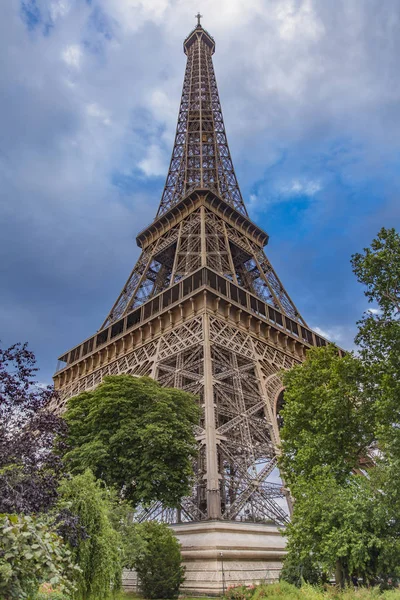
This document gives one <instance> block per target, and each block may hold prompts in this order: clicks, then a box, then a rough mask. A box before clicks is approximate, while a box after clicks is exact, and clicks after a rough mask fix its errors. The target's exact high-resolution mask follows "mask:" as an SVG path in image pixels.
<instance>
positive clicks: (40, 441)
mask: <svg viewBox="0 0 400 600" xmlns="http://www.w3.org/2000/svg"><path fill="white" fill-rule="evenodd" d="M37 371H38V369H37V368H36V358H35V355H34V353H33V352H32V351H30V350H29V349H28V345H27V344H26V343H25V344H21V343H17V344H14V345H13V346H10V347H9V348H2V347H1V346H0V513H37V512H46V511H47V510H49V509H50V508H51V507H52V506H53V504H54V502H55V500H56V498H57V487H58V482H59V479H60V477H61V475H62V460H61V454H62V451H63V439H64V435H65V432H66V425H65V422H64V420H63V419H62V418H61V417H59V416H57V415H55V414H53V413H52V412H51V411H50V410H49V409H48V405H49V402H51V400H52V399H53V398H54V396H55V394H56V392H55V391H54V389H53V387H52V386H41V385H40V384H38V382H37V381H36V373H37Z"/></svg>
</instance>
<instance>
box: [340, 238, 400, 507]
mask: <svg viewBox="0 0 400 600" xmlns="http://www.w3.org/2000/svg"><path fill="white" fill-rule="evenodd" d="M352 264H353V269H354V272H355V274H356V275H357V278H358V280H359V281H360V282H361V283H363V284H364V285H365V286H366V292H365V295H366V296H367V298H368V300H369V302H376V303H377V304H378V307H379V309H378V312H377V311H374V313H371V312H368V313H367V314H366V315H364V318H363V319H362V320H361V321H360V322H359V332H358V335H357V337H356V342H357V343H358V344H359V345H360V350H361V351H360V354H361V357H362V360H363V361H364V363H365V365H366V370H367V377H366V379H365V383H364V385H365V388H366V390H367V392H368V393H369V394H370V395H371V396H372V397H373V398H374V400H375V410H376V414H377V425H378V426H377V432H376V433H377V439H378V442H379V446H380V448H381V449H382V450H383V451H384V455H385V459H386V467H387V476H388V477H389V478H391V479H396V478H397V477H398V475H399V471H400V464H399V463H400V428H399V427H398V423H400V403H399V401H398V399H399V397H400V377H399V373H400V235H399V234H398V233H397V232H396V231H395V230H394V229H381V231H380V232H379V234H378V237H377V238H376V239H375V240H373V242H372V244H371V247H370V248H365V249H364V252H363V254H355V255H354V256H353V257H352ZM388 492H389V490H388ZM394 499H395V498H394V497H393V498H392V500H394ZM399 502H400V498H399V495H397V498H396V503H397V505H398V507H399V508H400V506H399Z"/></svg>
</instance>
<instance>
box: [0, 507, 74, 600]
mask: <svg viewBox="0 0 400 600" xmlns="http://www.w3.org/2000/svg"><path fill="white" fill-rule="evenodd" d="M78 572H79V569H77V567H76V566H75V565H74V563H73V562H72V561H71V552H70V551H69V550H68V549H67V547H66V546H65V545H64V544H63V541H62V539H61V538H60V537H59V536H58V535H56V534H55V533H54V532H53V531H52V530H51V529H50V528H49V527H48V525H47V524H46V522H45V521H44V520H43V519H42V518H40V517H31V516H25V515H0V597H1V598H5V599H6V600H12V599H16V600H21V599H22V598H27V599H28V598H32V597H36V592H37V590H38V587H39V585H40V584H41V583H43V582H51V583H52V584H54V585H56V586H57V587H58V589H60V591H64V592H65V593H66V594H67V595H68V597H69V596H70V594H72V593H73V591H74V589H75V588H74V584H73V582H74V580H75V578H76V576H77V574H78Z"/></svg>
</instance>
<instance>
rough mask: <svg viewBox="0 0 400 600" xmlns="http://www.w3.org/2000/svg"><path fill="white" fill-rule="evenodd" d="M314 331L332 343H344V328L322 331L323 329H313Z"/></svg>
mask: <svg viewBox="0 0 400 600" xmlns="http://www.w3.org/2000/svg"><path fill="white" fill-rule="evenodd" d="M313 330H314V331H315V333H318V335H321V336H322V337H324V338H326V339H327V340H330V341H331V342H337V343H338V344H339V343H340V342H342V341H343V339H344V337H345V336H344V328H343V327H342V326H340V325H338V326H335V327H330V328H326V329H321V327H313Z"/></svg>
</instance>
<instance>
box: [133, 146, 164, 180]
mask: <svg viewBox="0 0 400 600" xmlns="http://www.w3.org/2000/svg"><path fill="white" fill-rule="evenodd" d="M138 166H139V168H140V169H142V171H143V172H144V173H145V175H147V177H157V176H161V175H164V176H166V175H167V169H168V165H167V162H166V160H165V157H164V154H163V152H162V150H161V148H160V147H159V146H156V145H155V144H152V145H151V146H149V148H148V150H147V155H146V158H144V159H143V160H141V161H140V162H139V165H138Z"/></svg>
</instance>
